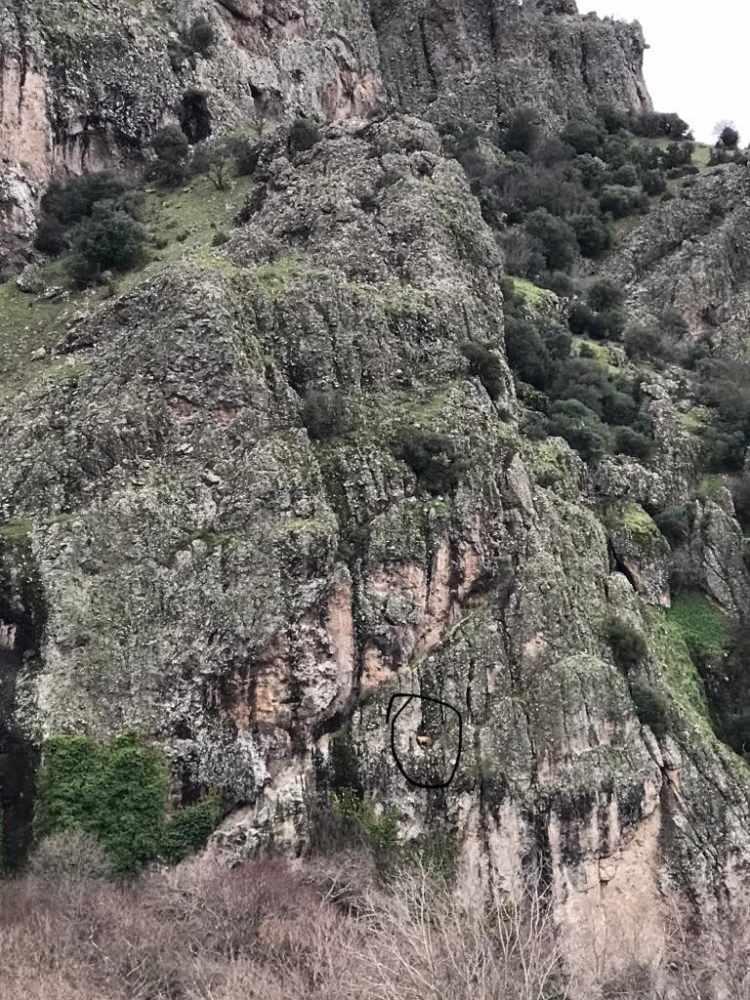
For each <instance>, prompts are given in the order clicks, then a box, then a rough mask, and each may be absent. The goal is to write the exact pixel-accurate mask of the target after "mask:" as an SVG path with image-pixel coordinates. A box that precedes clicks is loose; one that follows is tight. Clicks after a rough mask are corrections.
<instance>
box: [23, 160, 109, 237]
mask: <svg viewBox="0 0 750 1000" xmlns="http://www.w3.org/2000/svg"><path fill="white" fill-rule="evenodd" d="M127 190H128V186H127V184H126V183H125V181H124V180H122V179H121V178H120V177H117V176H116V175H115V174H112V173H109V172H108V171H102V172H101V173H95V174H83V175H82V176H81V177H71V178H70V179H68V180H66V181H53V182H52V183H51V184H50V186H49V188H48V189H47V192H46V194H45V195H44V197H43V198H42V201H41V206H40V207H41V211H42V216H43V218H51V219H56V220H57V221H58V222H59V223H61V224H62V225H63V226H64V227H65V228H69V227H70V226H74V225H75V224H76V223H78V222H80V221H81V220H82V219H85V218H86V217H87V216H89V215H91V212H92V210H93V208H94V205H96V204H97V203H98V202H101V201H114V200H116V199H118V198H120V197H121V196H122V195H124V194H125V192H126V191H127Z"/></svg>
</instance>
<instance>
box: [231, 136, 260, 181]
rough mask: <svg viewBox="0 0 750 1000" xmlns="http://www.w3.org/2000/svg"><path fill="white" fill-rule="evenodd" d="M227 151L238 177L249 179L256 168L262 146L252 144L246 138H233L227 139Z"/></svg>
mask: <svg viewBox="0 0 750 1000" xmlns="http://www.w3.org/2000/svg"><path fill="white" fill-rule="evenodd" d="M226 145H227V150H228V151H229V154H230V156H231V157H232V158H233V159H234V168H235V170H236V171H237V176H238V177H251V176H252V175H253V174H254V173H255V171H256V170H257V167H258V162H259V161H260V156H261V153H262V152H263V144H262V143H260V142H254V141H252V140H250V139H248V138H247V136H233V137H230V138H229V139H227V143H226Z"/></svg>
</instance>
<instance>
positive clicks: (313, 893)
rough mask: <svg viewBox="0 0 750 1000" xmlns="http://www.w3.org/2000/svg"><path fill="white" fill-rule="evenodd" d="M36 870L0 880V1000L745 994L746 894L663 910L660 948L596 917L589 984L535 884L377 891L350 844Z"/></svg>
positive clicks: (748, 988) (430, 880)
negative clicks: (117, 870) (102, 874)
mask: <svg viewBox="0 0 750 1000" xmlns="http://www.w3.org/2000/svg"><path fill="white" fill-rule="evenodd" d="M52 856H53V857H54V856H55V853H54V852H52ZM43 872H44V874H43V875H42V876H41V877H40V876H38V875H28V876H25V877H23V878H18V879H14V880H7V881H0V954H2V963H0V997H2V1000H365V998H367V1000H444V998H448V997H449V998H451V1000H508V998H513V1000H568V998H569V997H570V998H575V1000H677V998H679V1000H717V998H720V1000H724V998H727V1000H730V998H731V1000H750V904H737V905H736V906H735V907H734V909H733V910H732V911H731V912H730V913H729V914H728V915H727V914H726V913H724V914H723V916H726V920H724V919H723V917H722V919H719V915H718V913H717V914H710V915H705V919H704V920H703V923H702V925H699V926H694V922H695V915H694V914H693V923H691V921H690V920H689V919H688V915H687V914H686V913H685V912H682V911H679V912H678V911H677V910H675V913H674V915H673V919H672V921H671V928H670V933H669V935H668V939H667V947H666V949H663V948H661V949H660V948H654V947H651V948H650V950H649V948H646V947H645V943H644V942H643V941H642V940H641V939H640V938H638V937H637V935H636V928H635V927H634V929H633V934H632V935H631V934H630V932H629V931H628V928H627V927H624V925H623V924H622V914H616V913H615V914H611V915H610V916H611V921H610V922H609V924H608V926H607V927H602V925H601V923H600V921H599V915H597V917H596V921H595V925H596V926H595V927H593V931H594V932H595V933H593V935H592V936H591V940H590V942H589V944H588V945H587V944H586V943H585V941H584V944H583V945H582V947H583V948H584V950H586V951H587V952H589V953H590V955H589V957H590V958H591V960H592V962H593V965H594V966H595V969H594V975H593V976H592V977H590V979H589V980H588V981H587V983H586V984H585V985H584V984H583V983H579V982H577V981H575V980H574V979H573V977H572V976H571V972H570V968H569V965H570V960H571V953H570V950H569V944H570V942H566V943H565V944H563V943H562V938H561V936H560V933H559V928H557V927H556V926H555V925H554V923H553V919H552V907H551V905H550V904H551V899H550V897H549V895H548V893H547V892H546V891H544V889H543V888H542V887H541V886H540V885H539V884H531V885H528V886H526V887H523V889H522V891H520V892H516V893H513V894H508V893H503V892H500V891H492V892H488V893H486V894H485V896H484V898H481V899H480V898H479V894H476V895H474V896H472V895H471V893H468V892H460V891H458V892H457V891H456V890H455V888H451V887H450V886H449V885H448V884H447V883H446V882H445V880H443V879H440V878H434V877H433V876H432V875H431V874H430V873H429V872H428V871H426V870H425V869H420V868H419V867H412V868H411V869H409V870H405V871H402V872H400V873H399V874H398V876H393V877H392V878H391V880H390V881H389V883H388V884H386V885H384V884H383V883H382V881H381V882H378V880H377V878H376V876H375V873H374V871H373V868H372V862H371V860H368V859H367V858H366V857H360V856H359V855H356V854H346V855H340V856H339V857H338V858H319V859H313V860H312V861H308V862H305V864H304V865H300V866H299V867H295V866H294V865H292V864H289V863H287V862H282V861H278V860H268V861H261V862H255V863H253V864H246V865H241V866H239V867H238V868H236V869H233V870H231V871H230V870H229V869H227V868H224V867H222V866H221V865H220V864H218V863H216V862H210V861H207V860H205V859H196V860H193V861H190V862H187V863H185V864H183V865H181V866H179V867H178V868H176V869H174V870H171V871H167V872H155V873H151V874H149V875H146V876H144V877H143V878H142V879H141V880H140V881H138V882H134V883H131V884H118V883H111V882H106V881H104V880H102V879H92V878H90V877H88V873H84V877H82V878H75V877H71V875H70V871H69V869H66V873H65V875H64V878H63V879H62V880H60V881H59V882H56V881H54V880H53V879H51V878H50V877H48V874H47V873H48V872H49V869H48V868H43ZM488 897H489V898H488ZM641 922H642V921H641ZM606 923H607V921H606V920H605V924H606ZM639 923H640V922H639ZM610 925H611V926H610ZM623 927H624V929H623ZM613 928H614V929H613ZM579 930H580V931H581V934H582V936H583V937H584V938H585V937H586V928H585V927H582V928H579ZM649 933H650V932H649ZM586 940H588V939H586ZM646 943H647V944H649V945H653V944H654V942H653V941H652V940H649V941H648V942H646ZM613 959H614V960H616V961H613ZM613 970H614V971H613Z"/></svg>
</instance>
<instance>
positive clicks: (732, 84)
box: [578, 0, 750, 146]
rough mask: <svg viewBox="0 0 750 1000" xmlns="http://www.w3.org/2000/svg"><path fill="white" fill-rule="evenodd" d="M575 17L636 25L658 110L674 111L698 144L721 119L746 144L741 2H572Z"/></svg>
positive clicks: (745, 12) (749, 135)
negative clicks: (640, 28)
mask: <svg viewBox="0 0 750 1000" xmlns="http://www.w3.org/2000/svg"><path fill="white" fill-rule="evenodd" d="M578 7H579V10H580V11H581V13H582V14H585V13H588V12H589V11H595V12H596V13H597V14H599V15H600V16H607V17H617V18H619V19H621V20H624V21H640V22H641V24H642V25H643V30H644V32H645V35H646V41H647V42H648V44H649V45H650V46H651V48H650V49H649V50H648V51H647V52H646V83H647V84H648V87H649V90H650V91H651V96H652V98H653V100H654V105H655V106H656V109H657V110H658V111H676V112H677V113H678V114H679V115H681V116H682V118H684V119H685V121H688V122H690V125H691V126H692V128H693V131H694V133H695V138H696V139H697V140H698V141H700V142H710V141H712V139H713V132H714V125H715V124H716V123H717V122H718V121H721V120H723V119H729V120H732V121H734V122H735V123H736V124H737V127H738V128H739V130H740V133H741V138H740V142H741V143H742V145H743V146H745V145H747V144H749V143H750V93H749V92H748V91H749V90H750V88H749V87H748V56H747V47H748V36H749V35H750V7H749V6H748V5H747V0H711V2H710V3H697V2H696V0H578Z"/></svg>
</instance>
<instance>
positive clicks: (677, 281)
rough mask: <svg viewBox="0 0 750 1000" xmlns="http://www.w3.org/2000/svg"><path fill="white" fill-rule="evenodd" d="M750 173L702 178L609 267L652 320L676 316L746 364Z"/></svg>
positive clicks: (717, 172)
mask: <svg viewBox="0 0 750 1000" xmlns="http://www.w3.org/2000/svg"><path fill="white" fill-rule="evenodd" d="M749 241H750V171H748V169H747V168H746V167H742V166H738V165H735V164H728V165H725V166H719V167H715V168H713V169H712V170H710V171H708V172H707V173H704V174H702V175H701V176H699V177H697V178H695V182H694V183H691V184H689V186H687V187H686V188H684V189H683V191H682V193H681V194H680V196H679V197H677V198H675V199H674V200H672V201H669V202H667V203H665V204H663V205H661V206H660V207H659V208H658V209H656V210H655V211H653V212H651V213H650V214H649V216H648V218H645V219H644V220H643V222H642V223H641V224H640V225H639V226H637V227H636V228H635V229H634V230H633V232H632V233H630V234H628V236H627V237H626V238H625V240H624V241H623V243H622V245H621V246H619V247H618V248H617V250H616V251H615V252H614V254H613V255H612V258H611V260H610V261H609V262H608V263H607V265H606V270H607V272H608V273H609V274H610V275H611V276H612V277H613V278H614V279H615V280H617V281H619V282H621V283H622V284H623V285H625V286H627V289H628V293H629V294H628V305H629V307H630V308H631V309H633V310H635V311H637V312H641V313H642V314H644V315H649V314H650V315H651V316H659V315H660V314H661V313H662V312H664V311H665V310H666V309H668V308H672V309H675V310H677V311H678V312H679V313H680V314H681V315H682V316H683V317H684V318H685V320H686V321H687V322H688V324H689V327H690V336H691V338H692V339H694V340H697V339H699V338H701V337H708V338H710V339H711V341H712V343H713V344H714V345H715V346H716V347H718V348H719V349H720V350H721V352H722V353H723V354H726V355H728V356H730V357H732V356H734V357H744V356H745V354H746V350H747V328H748V323H749V322H750V270H748V260H749V259H750V243H749Z"/></svg>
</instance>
